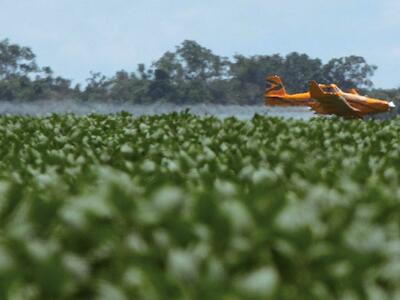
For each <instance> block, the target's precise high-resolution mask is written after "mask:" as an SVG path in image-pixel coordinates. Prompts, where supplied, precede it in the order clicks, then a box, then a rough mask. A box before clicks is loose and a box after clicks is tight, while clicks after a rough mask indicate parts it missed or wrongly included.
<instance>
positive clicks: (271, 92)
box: [265, 75, 287, 97]
mask: <svg viewBox="0 0 400 300" xmlns="http://www.w3.org/2000/svg"><path fill="white" fill-rule="evenodd" d="M267 83H268V84H269V85H270V86H269V88H267V90H266V91H265V96H266V97H282V96H286V95H287V94H286V90H285V87H284V86H283V83H282V80H281V79H280V78H279V76H277V75H273V76H268V77H267Z"/></svg>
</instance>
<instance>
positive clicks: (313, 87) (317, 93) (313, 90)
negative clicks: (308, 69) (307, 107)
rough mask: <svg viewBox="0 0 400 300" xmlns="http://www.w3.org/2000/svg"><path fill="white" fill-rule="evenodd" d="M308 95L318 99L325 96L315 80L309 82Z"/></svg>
mask: <svg viewBox="0 0 400 300" xmlns="http://www.w3.org/2000/svg"><path fill="white" fill-rule="evenodd" d="M310 96H311V98H314V99H319V98H322V97H324V96H325V93H324V91H323V90H322V89H321V88H320V87H319V85H318V83H317V82H316V81H315V80H313V81H311V82H310Z"/></svg>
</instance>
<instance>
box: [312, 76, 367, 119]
mask: <svg viewBox="0 0 400 300" xmlns="http://www.w3.org/2000/svg"><path fill="white" fill-rule="evenodd" d="M310 95H311V98H313V99H314V100H315V101H316V102H317V103H318V105H316V106H314V107H312V109H313V110H314V111H316V112H317V113H322V114H337V115H341V116H353V115H357V113H358V112H360V110H358V109H356V108H354V107H352V106H351V105H350V104H349V103H348V102H347V101H346V99H345V98H344V97H342V96H340V95H337V94H333V93H325V92H324V91H323V90H322V89H321V88H320V87H319V85H318V84H317V82H316V81H311V83H310Z"/></svg>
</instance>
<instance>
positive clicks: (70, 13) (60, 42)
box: [0, 0, 400, 88]
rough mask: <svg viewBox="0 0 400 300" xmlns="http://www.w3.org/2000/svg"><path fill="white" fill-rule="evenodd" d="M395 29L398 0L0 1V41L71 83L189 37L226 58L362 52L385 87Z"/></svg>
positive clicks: (393, 62) (395, 60) (396, 44)
mask: <svg viewBox="0 0 400 300" xmlns="http://www.w3.org/2000/svg"><path fill="white" fill-rule="evenodd" d="M399 35H400V1H399V0H335V1H327V0H302V1H299V0H279V1H277V0H274V1H270V0H229V1H228V0H202V1H187V0H112V1H111V0H0V40H3V39H5V38H8V39H9V40H10V41H11V42H12V43H17V44H20V45H23V46H29V47H31V48H32V50H33V51H34V53H35V54H36V55H37V61H38V63H39V64H40V65H41V66H50V67H51V68H52V69H53V70H54V71H55V73H56V74H57V75H60V76H63V77H65V78H69V79H74V82H75V83H82V82H85V79H86V78H88V77H89V76H90V72H91V71H94V72H101V73H103V74H105V75H107V76H112V75H113V74H115V72H116V71H118V70H121V69H125V70H127V71H134V70H136V66H137V64H139V63H145V64H146V65H150V64H151V63H152V62H154V61H155V60H157V59H158V58H159V57H161V55H162V54H163V53H165V52H166V51H168V50H174V49H175V46H177V45H179V44H180V43H182V41H184V40H185V39H190V40H195V41H197V42H199V43H200V44H201V45H202V46H204V47H207V48H209V49H211V50H212V51H213V52H214V53H216V54H218V55H221V56H226V57H232V56H233V55H235V54H243V55H269V54H275V53H279V54H282V55H286V54H288V53H290V52H293V51H297V52H301V53H306V54H308V55H309V56H310V57H313V58H315V57H318V58H321V59H322V61H323V62H327V61H328V60H329V59H331V58H334V57H335V58H336V57H342V56H347V55H361V56H363V57H365V58H366V60H367V62H368V63H370V64H374V65H376V66H378V70H377V72H376V73H375V76H374V77H373V82H374V83H375V87H378V88H393V87H399V86H400V39H399Z"/></svg>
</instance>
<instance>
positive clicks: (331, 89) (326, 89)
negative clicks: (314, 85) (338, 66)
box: [319, 84, 340, 94]
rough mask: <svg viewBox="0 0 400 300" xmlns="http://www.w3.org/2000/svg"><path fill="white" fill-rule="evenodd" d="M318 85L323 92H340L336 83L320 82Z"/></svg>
mask: <svg viewBox="0 0 400 300" xmlns="http://www.w3.org/2000/svg"><path fill="white" fill-rule="evenodd" d="M319 86H320V88H321V89H322V90H323V91H324V92H325V93H330V94H336V93H340V89H339V88H338V87H337V85H336V84H320V85H319Z"/></svg>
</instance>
